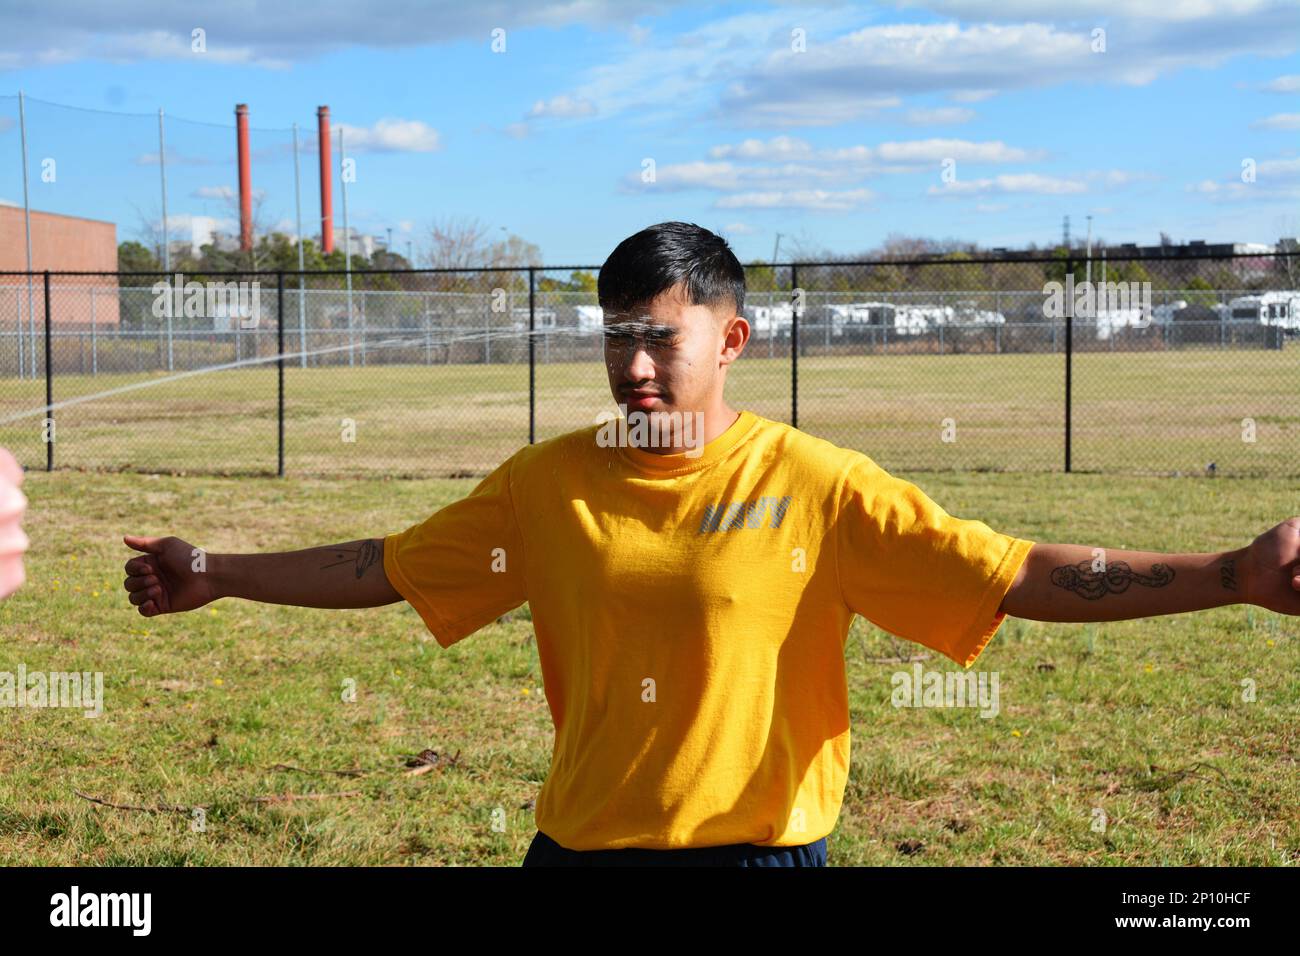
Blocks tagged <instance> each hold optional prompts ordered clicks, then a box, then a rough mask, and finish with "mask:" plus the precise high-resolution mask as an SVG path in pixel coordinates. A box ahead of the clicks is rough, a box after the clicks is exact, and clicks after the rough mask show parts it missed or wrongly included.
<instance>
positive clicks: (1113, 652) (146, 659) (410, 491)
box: [0, 423, 1300, 866]
mask: <svg viewBox="0 0 1300 956" xmlns="http://www.w3.org/2000/svg"><path fill="white" fill-rule="evenodd" d="M263 424H264V425H265V423H263ZM215 440H217V439H216V438H214V441H215ZM413 442H414V443H415V444H418V442H419V439H418V438H414V439H413ZM899 473H900V474H903V475H904V476H905V477H912V478H913V480H916V481H917V483H918V484H920V485H921V487H922V488H923V489H924V490H926V491H927V493H929V494H930V495H931V496H933V497H934V498H935V499H936V500H938V501H939V502H940V503H941V504H943V505H944V506H945V507H946V508H948V510H949V511H951V512H953V513H954V514H957V515H960V516H963V517H978V518H980V519H982V520H985V521H987V522H988V523H989V524H991V525H992V526H993V527H995V528H998V529H1000V530H1004V531H1007V532H1010V533H1013V534H1017V535H1021V536H1025V537H1030V538H1033V539H1037V540H1054V541H1068V542H1075V543H1084V544H1096V545H1105V546H1109V547H1112V548H1143V549H1156V550H1217V549H1220V548H1228V547H1237V546H1240V545H1242V544H1244V543H1246V541H1248V540H1249V539H1250V538H1251V537H1252V536H1253V535H1254V534H1256V533H1258V532H1260V531H1262V530H1264V529H1265V528H1267V527H1271V526H1272V525H1273V524H1274V523H1276V522H1277V521H1279V520H1281V519H1282V518H1285V517H1287V516H1289V515H1292V514H1295V513H1297V512H1298V511H1300V508H1298V507H1297V495H1296V489H1295V484H1294V482H1293V481H1290V482H1289V481H1282V480H1251V481H1245V480H1232V479H1224V478H1217V479H1208V478H1186V477H1185V478H1181V479H1157V478H1115V477H1100V476H1094V475H1068V476H1067V475H1035V474H1003V475H991V474H964V475H962V474H943V473H937V474H927V475H907V474H906V473H903V472H899ZM471 484H472V482H469V481H465V480H456V481H449V480H419V481H409V482H408V481H387V480H378V479H369V480H360V481H341V482H323V481H318V480H310V479H299V478H291V479H288V480H286V481H283V482H281V481H275V480H266V481H249V480H240V479H232V478H220V477H196V476H192V475H190V476H161V477H159V476H147V475H135V474H107V475H90V474H81V473H77V472H56V473H54V474H52V475H50V474H44V473H41V472H32V473H29V475H28V480H27V483H26V484H25V486H24V488H25V491H26V493H27V495H28V497H29V499H30V502H31V504H30V510H29V514H28V517H27V519H26V520H25V527H26V528H27V530H28V532H29V533H30V535H31V537H32V538H33V543H32V548H31V551H30V552H29V554H28V559H27V567H28V572H29V573H28V578H29V579H28V582H27V583H26V584H25V585H24V586H23V588H22V589H21V590H20V591H19V592H18V593H17V594H16V595H14V596H13V597H12V598H10V599H9V600H8V601H6V602H4V603H3V604H0V670H9V671H14V670H16V668H17V665H18V663H20V662H21V663H23V664H25V665H26V667H27V669H28V670H29V671H35V670H89V671H102V672H103V673H104V680H105V712H104V714H103V715H102V716H101V717H99V718H97V719H87V718H85V717H83V716H81V713H80V711H65V710H53V709H47V710H32V709H21V708H19V709H14V708H3V709H0V734H2V735H3V740H4V746H3V747H0V864H32V863H37V864H63V865H93V864H258V865H278V864H313V865H324V864H329V865H334V864H340V865H352V864H355V865H372V864H406V863H411V864H424V865H479V864H498V865H509V866H514V865H517V864H518V863H519V861H520V860H521V859H522V857H523V853H524V851H525V849H526V847H527V844H528V841H529V839H530V838H531V836H532V834H533V832H534V828H533V816H532V811H531V809H530V802H531V801H532V800H533V799H535V797H536V795H537V792H538V789H539V787H540V785H541V783H542V781H543V779H544V778H545V774H546V772H547V768H548V765H549V757H550V751H551V746H552V742H553V732H552V729H551V725H550V720H549V715H548V711H547V708H546V704H545V700H544V698H543V697H542V695H541V694H540V693H539V687H540V685H541V676H540V671H539V667H538V661H537V651H536V645H535V642H534V639H533V637H532V630H531V625H530V621H529V618H528V616H527V609H526V608H522V609H520V610H519V611H517V612H514V614H513V615H512V617H511V619H510V620H508V621H505V622H502V623H497V624H494V625H491V626H489V627H487V628H485V629H483V630H482V631H480V632H478V633H477V634H475V635H473V636H471V637H470V638H468V639H466V640H465V641H463V642H461V643H460V644H458V645H456V646H455V647H453V648H451V649H450V650H445V651H444V650H443V649H441V648H440V647H439V646H438V645H437V644H436V643H435V642H433V640H432V638H431V637H430V636H429V634H428V632H427V631H426V630H425V629H424V627H423V625H422V624H421V622H420V620H419V618H418V616H417V615H416V613H415V611H414V610H413V609H411V608H410V607H409V606H407V605H405V604H397V605H392V606H389V607H385V608H376V609H368V610H352V611H327V610H315V609H302V608H290V607H280V606H277V605H259V604H253V603H250V602H245V601H240V600H223V601H220V602H218V603H217V604H215V605H212V606H210V607H209V608H204V609H202V610H200V611H198V612H195V613H191V614H186V615H176V616H167V617H161V618H153V619H145V618H142V617H140V616H139V615H138V614H137V613H136V611H135V609H134V607H132V606H131V605H130V604H129V603H128V601H127V600H126V596H125V593H124V592H123V591H122V587H121V583H122V577H123V573H122V564H123V562H124V561H125V560H126V559H127V557H128V556H129V555H130V554H131V553H132V552H130V551H129V550H128V549H126V548H125V547H124V546H123V545H122V543H121V535H122V534H123V533H138V534H167V533H172V534H177V535H180V536H182V537H184V538H187V539H188V540H191V541H193V542H194V543H196V544H199V545H201V546H203V547H205V548H207V549H209V550H214V551H218V552H222V551H240V552H249V551H265V550H290V549H295V548H300V547H308V546H312V545H317V544H327V543H331V542H335V541H342V540H349V539H353V538H358V537H362V536H370V535H380V534H384V533H387V532H390V531H395V530H399V529H401V528H404V527H406V526H407V525H409V524H412V523H414V522H416V521H419V520H422V519H423V518H424V517H425V516H427V515H428V514H429V513H430V512H431V511H433V510H434V509H436V508H437V507H439V506H441V505H442V504H445V503H447V502H449V501H451V500H453V499H455V498H457V497H459V496H461V495H463V494H464V493H466V491H467V490H468V489H469V487H470V485H471ZM1298 636H1300V621H1297V619H1295V618H1284V617H1281V616H1279V615H1274V614H1270V613H1267V612H1262V611H1256V612H1254V613H1252V612H1250V611H1249V610H1248V609H1246V608H1243V607H1234V608H1222V609H1217V610H1214V611H1210V612H1204V613H1199V614H1189V615H1176V616H1171V617H1164V618H1155V619H1151V620H1145V621H1130V622H1119V623H1111V624H1100V625H1063V624H1038V623H1032V622H1026V621H1016V620H1010V621H1008V622H1007V624H1006V625H1004V629H1003V630H1002V631H1001V632H1000V633H999V634H998V636H997V637H996V638H994V640H993V642H992V643H991V644H990V645H989V648H988V649H987V650H986V651H985V653H984V655H983V656H982V657H981V658H980V660H979V661H978V663H977V664H976V668H977V669H978V670H981V671H996V672H998V673H999V675H1000V692H1001V713H1000V714H999V716H998V717H996V718H994V719H991V720H989V719H983V718H981V717H980V716H979V715H978V713H977V711H975V710H973V709H967V710H957V709H951V710H941V709H910V708H901V709H896V708H894V707H892V706H891V704H890V694H891V690H892V687H891V682H890V675H891V674H892V673H893V672H895V671H896V670H899V669H900V668H902V667H907V666H909V665H900V664H898V663H888V662H886V663H881V662H878V659H880V658H894V657H898V656H900V655H901V656H907V655H910V654H914V653H921V654H924V653H928V652H926V650H925V649H924V648H922V647H920V646H918V645H911V644H903V643H902V642H898V641H896V640H894V639H892V638H890V637H889V636H888V635H886V634H884V633H883V632H880V631H878V630H876V629H874V628H872V627H870V626H868V625H865V624H864V623H863V622H862V621H861V620H858V621H857V622H855V624H854V628H853V631H852V633H851V635H850V640H849V642H848V646H847V653H846V666H847V667H848V673H849V684H850V688H851V690H852V699H851V710H852V728H853V731H852V732H853V763H852V768H851V773H850V777H849V782H848V788H847V791H846V794H845V800H844V807H843V810H842V812H841V815H840V819H839V822H838V824H837V826H836V829H835V831H834V832H833V834H832V835H831V837H830V840H829V843H830V861H831V864H832V865H850V864H903V865H944V864H959V865H968V864H969V865H983V864H991V863H1004V864H1088V865H1132V864H1143V865H1187V864H1200V865H1210V864H1228V865H1283V864H1294V863H1295V862H1296V860H1297V856H1298V855H1300V818H1297V816H1296V813H1295V807H1296V806H1297V805H1300V775H1298V774H1296V772H1295V767H1296V760H1297V755H1298V754H1300V720H1297V717H1298V716H1300V714H1298V713H1297V701H1298V700H1300V678H1298V677H1297V674H1300V668H1298V667H1297V664H1298V663H1300V648H1298V645H1297V637H1298ZM925 666H926V667H937V668H945V669H951V668H953V667H954V665H952V664H950V663H949V662H947V661H946V660H944V659H942V658H938V659H936V658H934V657H930V658H929V659H927V662H926V665H925ZM1246 678H1249V679H1252V680H1254V681H1255V682H1256V685H1257V688H1258V700H1257V701H1256V702H1254V703H1245V702H1243V701H1242V700H1241V681H1242V680H1243V679H1246ZM348 679H351V680H353V681H355V682H356V688H357V699H356V702H355V703H348V702H345V701H344V700H342V696H341V690H342V688H343V684H344V681H345V680H348ZM425 748H431V749H433V750H436V751H438V752H439V753H442V754H448V755H454V754H456V753H457V752H459V754H460V758H459V762H458V763H457V764H456V765H454V766H449V767H446V768H445V769H442V770H435V771H433V772H431V773H427V774H425V775H423V776H417V777H410V776H406V775H405V769H406V768H405V766H404V765H403V758H404V755H408V754H415V753H418V752H419V751H421V750H424V749H425ZM277 764H287V765H290V766H294V767H299V768H306V769H309V770H344V769H351V768H360V769H361V770H362V771H363V773H362V774H361V775H360V776H357V777H343V776H335V775H332V774H323V773H301V772H297V771H291V770H275V769H270V768H272V767H274V766H275V765H277ZM353 790H357V791H360V795H358V796H352V797H341V796H339V797H326V798H324V799H319V800H302V801H294V802H281V803H252V802H249V799H250V798H253V797H260V796H266V795H272V794H283V793H286V792H288V793H293V794H330V793H339V792H344V791H353ZM76 791H80V792H81V793H84V794H87V795H90V796H94V797H98V798H100V799H102V800H106V801H109V802H112V803H118V804H130V805H136V806H157V805H158V804H165V805H169V806H178V807H182V808H185V807H191V806H195V805H202V806H206V807H208V808H209V809H208V810H207V817H206V829H205V830H204V831H203V832H195V831H193V830H191V816H190V814H189V813H188V812H186V811H185V810H184V809H182V811H181V812H158V813H148V812H140V811H131V810H119V809H111V808H108V807H104V806H98V805H95V804H92V803H90V802H88V801H86V800H84V799H81V798H80V797H78V796H76V793H75V792H76ZM498 808H499V811H500V814H501V818H502V819H504V821H505V830H504V832H495V831H494V830H493V828H492V820H493V813H494V811H497V810H498ZM1094 808H1100V809H1101V810H1102V811H1104V812H1105V814H1106V816H1107V820H1108V822H1107V827H1106V829H1105V832H1102V833H1099V832H1094V831H1093V830H1092V829H1091V828H1090V824H1091V822H1092V819H1093V816H1092V815H1093V811H1094Z"/></svg>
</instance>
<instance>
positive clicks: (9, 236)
mask: <svg viewBox="0 0 1300 956" xmlns="http://www.w3.org/2000/svg"><path fill="white" fill-rule="evenodd" d="M31 222H32V269H33V271H35V272H37V273H40V272H42V271H44V270H46V269H49V270H50V271H52V272H53V271H88V272H113V271H115V270H116V269H117V226H116V224H114V223H111V222H103V221H101V220H98V219H84V218H82V217H80V216H64V215H60V214H58V213H52V212H38V211H37V210H35V209H33V210H32V211H31ZM26 268H27V226H26V222H25V220H24V215H23V208H22V207H21V206H7V205H0V272H8V271H21V270H25V269H26ZM31 289H32V299H31V313H32V322H33V324H34V326H35V328H36V329H37V331H38V333H39V330H40V329H41V328H42V327H43V326H44V323H45V298H44V283H43V277H42V276H40V275H36V276H35V277H34V278H33V281H32V285H31ZM20 317H21V319H22V322H23V328H24V329H26V328H28V325H29V323H28V302H27V278H26V277H25V276H14V275H0V328H4V329H9V328H11V327H13V326H12V323H15V322H17V321H18V319H19V318H20ZM92 318H93V319H94V321H95V323H96V324H98V325H114V326H115V325H117V324H118V322H119V321H120V319H119V315H118V296H117V279H116V277H115V276H112V275H86V276H50V320H51V322H52V323H57V324H61V325H62V324H70V323H78V324H84V325H86V326H89V324H90V322H91V320H92Z"/></svg>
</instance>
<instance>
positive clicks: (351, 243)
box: [334, 228, 375, 259]
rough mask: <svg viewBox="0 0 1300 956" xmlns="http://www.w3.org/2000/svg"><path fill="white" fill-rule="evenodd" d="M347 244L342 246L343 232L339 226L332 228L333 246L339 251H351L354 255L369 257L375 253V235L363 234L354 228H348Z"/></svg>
mask: <svg viewBox="0 0 1300 956" xmlns="http://www.w3.org/2000/svg"><path fill="white" fill-rule="evenodd" d="M346 238H347V246H344V244H343V242H344V234H343V230H342V229H341V228H335V230H334V248H335V249H338V250H339V251H340V252H347V251H351V253H352V254H353V255H354V256H365V257H366V258H367V259H369V258H370V257H371V256H373V255H374V254H375V237H374V236H363V235H362V234H361V233H359V232H357V230H356V229H348V234H347V237H346Z"/></svg>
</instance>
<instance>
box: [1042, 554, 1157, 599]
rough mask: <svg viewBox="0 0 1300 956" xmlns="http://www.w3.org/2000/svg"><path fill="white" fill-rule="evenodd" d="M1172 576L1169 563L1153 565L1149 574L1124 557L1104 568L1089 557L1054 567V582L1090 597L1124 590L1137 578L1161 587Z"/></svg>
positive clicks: (1099, 596) (1143, 582) (1142, 582)
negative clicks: (1135, 568) (1126, 561)
mask: <svg viewBox="0 0 1300 956" xmlns="http://www.w3.org/2000/svg"><path fill="white" fill-rule="evenodd" d="M1173 579H1174V569H1173V568H1171V567H1170V566H1169V565H1167V564H1153V565H1151V573H1150V574H1142V573H1141V572H1140V571H1134V570H1133V569H1132V568H1131V567H1129V566H1128V564H1127V563H1125V562H1123V561H1113V562H1111V563H1110V564H1109V565H1107V566H1106V570H1104V571H1094V570H1093V569H1092V562H1091V561H1087V560H1085V561H1080V562H1079V563H1078V564H1063V565H1061V566H1060V567H1059V568H1053V569H1052V583H1053V584H1055V585H1056V586H1057V587H1060V588H1065V589H1066V590H1067V591H1073V592H1074V593H1075V594H1077V595H1079V597H1082V598H1087V599H1088V600H1089V601H1095V600H1097V599H1098V598H1101V597H1105V596H1106V595H1107V594H1123V593H1124V592H1125V591H1127V590H1128V586H1129V585H1130V584H1132V583H1133V582H1134V581H1136V582H1137V583H1138V584H1142V585H1145V586H1146V587H1149V588H1162V587H1164V586H1165V585H1166V584H1168V583H1169V582H1170V581H1172V580H1173Z"/></svg>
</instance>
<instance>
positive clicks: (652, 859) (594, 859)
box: [523, 830, 826, 866]
mask: <svg viewBox="0 0 1300 956" xmlns="http://www.w3.org/2000/svg"><path fill="white" fill-rule="evenodd" d="M523 865H524V866H825V865H826V838H825V837H822V838H821V839H820V840H818V841H816V842H815V843H806V844H804V845H803V846H759V845H757V844H754V843H730V844H727V845H726V846H702V847H689V848H687V849H685V850H648V849H645V848H643V847H629V848H626V849H622V850H570V849H568V848H567V847H562V846H560V844H558V843H556V842H555V841H554V840H552V839H551V838H550V837H548V836H547V835H546V834H545V833H543V832H542V831H541V830H538V831H537V835H536V836H535V837H533V842H532V844H531V845H530V846H529V847H528V853H527V854H525V856H524V863H523Z"/></svg>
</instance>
